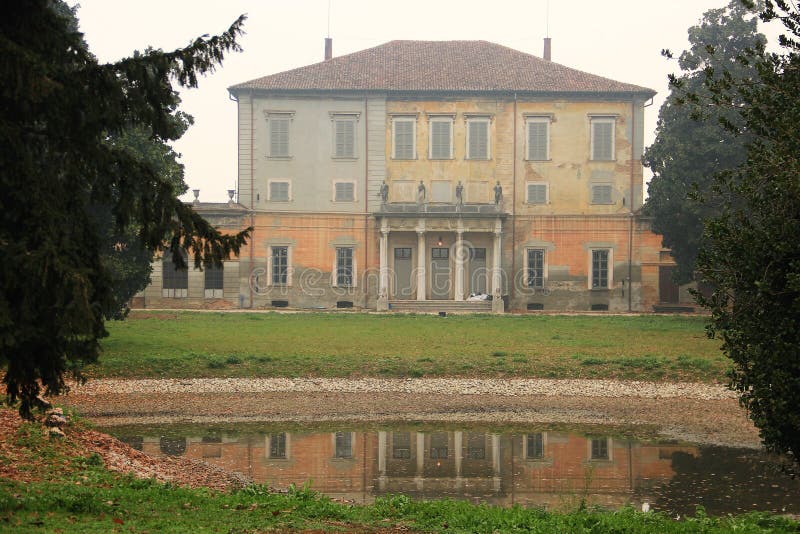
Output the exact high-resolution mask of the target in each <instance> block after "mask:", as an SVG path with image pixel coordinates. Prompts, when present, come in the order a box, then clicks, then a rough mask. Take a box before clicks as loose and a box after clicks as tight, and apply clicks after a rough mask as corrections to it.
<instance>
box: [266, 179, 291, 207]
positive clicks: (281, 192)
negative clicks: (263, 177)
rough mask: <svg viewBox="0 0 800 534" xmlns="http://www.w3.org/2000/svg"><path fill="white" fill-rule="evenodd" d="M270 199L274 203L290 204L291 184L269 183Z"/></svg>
mask: <svg viewBox="0 0 800 534" xmlns="http://www.w3.org/2000/svg"><path fill="white" fill-rule="evenodd" d="M269 199H270V200H271V201H272V202H288V201H289V182H277V181H275V182H270V183H269Z"/></svg>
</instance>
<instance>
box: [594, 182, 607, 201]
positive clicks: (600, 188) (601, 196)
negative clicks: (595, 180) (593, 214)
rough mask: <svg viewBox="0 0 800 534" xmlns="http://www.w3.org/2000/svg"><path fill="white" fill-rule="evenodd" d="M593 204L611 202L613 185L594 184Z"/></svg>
mask: <svg viewBox="0 0 800 534" xmlns="http://www.w3.org/2000/svg"><path fill="white" fill-rule="evenodd" d="M592 204H611V186H610V185H593V186H592Z"/></svg>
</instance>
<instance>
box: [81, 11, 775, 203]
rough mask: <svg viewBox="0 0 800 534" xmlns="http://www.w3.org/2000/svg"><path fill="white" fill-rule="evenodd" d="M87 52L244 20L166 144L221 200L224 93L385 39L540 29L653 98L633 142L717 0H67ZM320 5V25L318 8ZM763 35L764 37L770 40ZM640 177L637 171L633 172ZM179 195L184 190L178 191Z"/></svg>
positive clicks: (520, 41)
mask: <svg viewBox="0 0 800 534" xmlns="http://www.w3.org/2000/svg"><path fill="white" fill-rule="evenodd" d="M68 1H69V3H70V5H75V4H76V3H79V4H80V9H79V11H78V18H79V20H80V27H81V30H82V31H83V32H84V33H85V37H86V40H87V42H88V43H89V47H90V49H91V50H92V52H93V53H94V54H95V55H96V56H97V57H98V58H99V59H100V61H104V62H105V61H115V60H117V59H120V58H122V57H126V56H128V55H130V54H131V53H132V51H133V50H137V49H138V50H142V49H144V48H146V47H147V46H153V47H155V48H162V49H164V50H171V49H174V48H178V47H182V46H185V45H187V44H188V43H189V42H190V40H191V39H192V38H194V37H197V36H199V35H202V34H217V33H220V32H222V31H224V30H225V29H226V28H227V27H228V26H229V25H230V24H231V23H232V22H233V21H234V20H235V19H236V17H238V16H239V15H240V14H242V13H246V14H247V15H248V20H247V22H246V23H245V31H246V32H247V34H246V35H245V36H244V37H243V38H242V39H241V40H240V43H241V45H242V47H243V48H244V51H243V52H241V53H238V54H233V55H231V56H229V58H228V59H227V60H226V61H225V62H224V64H223V66H222V68H221V69H219V70H218V71H217V72H216V73H214V74H212V75H211V76H208V77H207V78H205V79H202V80H200V84H199V88H198V89H194V90H185V91H182V93H181V98H182V99H183V106H182V108H183V110H184V111H186V112H188V113H190V114H191V115H193V116H194V118H195V124H194V126H192V127H191V128H190V129H189V131H188V132H187V133H186V134H185V135H184V137H183V138H182V139H180V140H179V141H177V142H176V143H175V148H176V150H177V151H178V152H180V153H181V154H182V158H181V161H182V162H183V164H184V165H185V167H186V182H187V183H188V184H189V187H190V189H195V188H196V189H200V190H201V193H200V199H201V200H203V201H223V200H227V194H226V192H225V191H226V190H227V189H234V188H235V187H236V103H235V102H233V101H231V100H230V99H229V96H228V92H227V87H229V86H231V85H234V84H237V83H240V82H244V81H247V80H251V79H253V78H258V77H261V76H265V75H267V74H274V73H276V72H281V71H284V70H288V69H292V68H296V67H301V66H304V65H309V64H312V63H316V62H319V61H321V60H322V59H323V52H324V38H325V37H326V36H327V35H328V28H330V36H331V37H332V38H333V53H334V55H335V56H338V55H343V54H347V53H350V52H355V51H358V50H363V49H365V48H369V47H372V46H376V45H379V44H381V43H384V42H386V41H391V40H395V39H414V40H454V39H469V40H473V39H474V40H486V41H492V42H495V43H499V44H502V45H505V46H509V47H511V48H515V49H517V50H521V51H523V52H527V53H530V54H534V55H537V56H541V55H542V48H543V38H544V37H545V35H546V33H547V31H548V26H549V34H550V37H552V39H553V57H552V59H553V61H555V62H557V63H561V64H563V65H566V66H569V67H572V68H576V69H579V70H583V71H586V72H590V73H593V74H598V75H601V76H605V77H608V78H613V79H615V80H619V81H623V82H628V83H633V84H637V85H642V86H645V87H650V88H652V89H654V90H656V91H657V92H658V95H657V96H656V98H655V100H654V103H653V105H652V106H651V107H649V108H647V109H646V112H645V121H646V122H645V145H649V144H650V143H652V142H653V139H654V136H655V127H656V120H657V118H658V109H659V107H660V106H661V103H662V102H663V99H664V96H665V95H666V94H667V92H668V88H667V75H668V74H669V73H671V72H675V71H677V65H676V64H675V62H674V61H672V62H671V61H668V60H666V59H664V58H663V57H661V54H660V52H661V50H662V49H663V48H670V49H671V50H673V51H674V52H680V51H682V50H684V49H685V48H686V47H687V45H688V41H687V39H686V35H687V33H686V32H687V29H688V28H689V26H692V25H694V24H696V23H697V22H698V21H699V20H700V18H701V16H702V14H703V12H704V11H706V10H708V9H711V8H716V7H721V6H723V5H726V4H727V0H671V1H670V0H605V1H597V0H572V1H566V0H550V6H549V25H548V22H547V21H548V17H547V11H548V8H547V0H489V1H488V2H487V1H486V0H482V1H475V0H403V1H402V2H397V1H393V2H386V1H383V0H330V2H329V0H277V1H271V0H261V1H244V0H224V1H218V0H217V1H210V0H158V1H156V0H137V1H136V2H131V1H130V0H126V1H122V0H80V1H79V2H76V1H75V0H68ZM329 3H330V18H329V10H328V6H329ZM770 40H772V39H770ZM645 175H646V176H648V171H647V169H645ZM189 196H191V195H189Z"/></svg>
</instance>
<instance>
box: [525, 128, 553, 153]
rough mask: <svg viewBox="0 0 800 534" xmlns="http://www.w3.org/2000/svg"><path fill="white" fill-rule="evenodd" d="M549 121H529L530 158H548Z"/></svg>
mask: <svg viewBox="0 0 800 534" xmlns="http://www.w3.org/2000/svg"><path fill="white" fill-rule="evenodd" d="M548 126H549V125H548V123H546V122H540V121H536V122H529V123H528V159H529V160H540V161H541V160H546V159H547V133H548V129H549V128H548Z"/></svg>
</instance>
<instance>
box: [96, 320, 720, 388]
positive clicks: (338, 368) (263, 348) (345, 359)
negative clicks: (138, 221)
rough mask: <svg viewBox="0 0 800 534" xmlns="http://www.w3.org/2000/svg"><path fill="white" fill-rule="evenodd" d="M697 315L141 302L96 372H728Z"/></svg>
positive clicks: (114, 333) (681, 376)
mask: <svg viewBox="0 0 800 534" xmlns="http://www.w3.org/2000/svg"><path fill="white" fill-rule="evenodd" d="M705 321H706V319H705V318H702V317H685V316H674V317H673V316H651V315H645V316H549V315H505V316H491V315H460V316H453V315H451V316H448V317H438V316H432V315H377V314H359V313H302V314H281V313H224V312H211V313H208V312H147V311H134V312H132V313H131V315H130V316H129V318H128V319H127V320H125V321H122V322H110V323H109V324H108V330H109V332H110V336H109V337H108V338H107V339H105V340H104V341H103V354H102V356H101V360H100V363H99V364H98V365H95V366H92V367H90V368H89V375H90V376H95V377H174V378H181V377H243V376H254V377H273V376H275V377H299V376H318V377H359V376H377V377H422V376H426V377H441V376H461V377H476V376H480V377H549V378H624V379H634V378H635V379H641V380H699V381H706V382H714V381H724V380H725V371H726V369H727V368H728V362H727V360H726V359H725V358H724V357H723V356H722V354H721V353H720V351H719V343H718V342H716V341H713V340H709V339H707V338H706V335H705V330H704V326H705Z"/></svg>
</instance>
